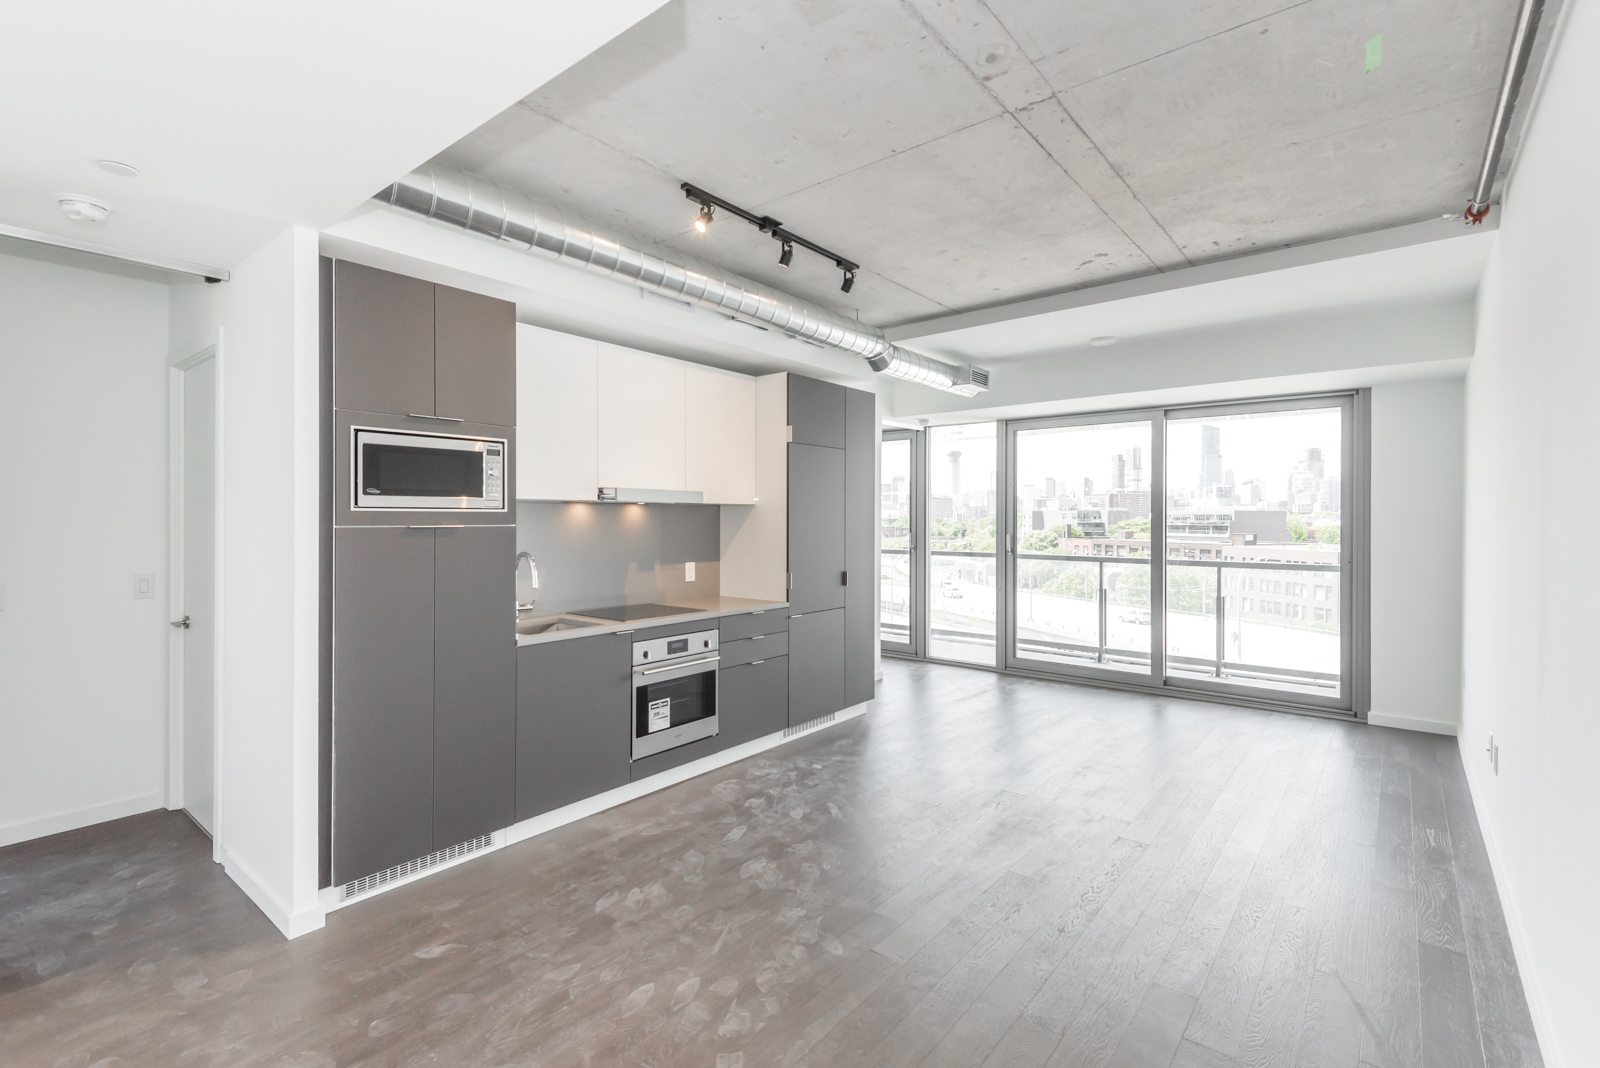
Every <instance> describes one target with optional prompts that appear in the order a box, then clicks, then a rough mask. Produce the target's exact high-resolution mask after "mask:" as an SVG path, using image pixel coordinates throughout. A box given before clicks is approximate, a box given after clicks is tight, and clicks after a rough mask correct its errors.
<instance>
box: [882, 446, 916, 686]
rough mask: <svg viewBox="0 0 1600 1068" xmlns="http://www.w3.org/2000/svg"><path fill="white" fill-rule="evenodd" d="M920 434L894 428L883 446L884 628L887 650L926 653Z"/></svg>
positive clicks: (884, 648) (884, 643) (883, 637)
mask: <svg viewBox="0 0 1600 1068" xmlns="http://www.w3.org/2000/svg"><path fill="white" fill-rule="evenodd" d="M917 437H918V435H917V432H916V431H914V430H888V431H885V432H884V434H883V442H882V445H881V446H880V447H879V452H878V456H879V461H878V467H879V480H878V481H879V499H880V501H881V506H880V510H879V514H880V516H881V517H882V518H881V520H880V521H881V523H882V532H881V534H880V540H879V548H878V629H879V641H880V642H881V643H882V645H883V650H884V651H885V652H891V653H900V654H902V655H907V656H917V655H918V654H919V653H920V652H921V643H920V641H919V640H918V639H919V638H920V637H921V634H922V630H921V626H922V612H921V607H922V582H921V575H922V570H923V569H922V560H921V558H920V554H919V553H918V549H919V548H920V545H921V542H920V540H919V539H918V536H917V532H918V530H919V529H920V523H919V517H920V515H921V511H922V510H921V508H920V507H918V497H919V494H918V493H917V492H916V488H917V486H918V485H919V479H918V477H917V473H918V471H919V469H920V467H921V465H920V464H919V463H918V462H917V461H918V457H917Z"/></svg>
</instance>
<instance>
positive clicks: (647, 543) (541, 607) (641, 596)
mask: <svg viewBox="0 0 1600 1068" xmlns="http://www.w3.org/2000/svg"><path fill="white" fill-rule="evenodd" d="M517 549H518V550H519V551H523V550H526V551H527V552H529V553H532V554H533V558H534V560H535V561H536V562H537V563H538V565H539V602H538V608H537V609H536V611H538V612H539V613H540V614H544V613H547V612H573V611H577V610H579V609H582V608H603V607H605V606H607V605H614V604H642V603H646V602H651V601H655V602H661V603H665V604H672V603H673V602H674V599H682V598H686V597H716V596H718V595H719V594H720V593H721V580H720V571H721V565H720V559H721V509H720V508H718V507H717V506H716V505H713V504H581V503H574V504H566V503H560V502H554V501H518V502H517ZM691 560H692V561H694V564H695V581H693V582H685V581H684V578H683V576H684V567H683V565H684V564H685V563H687V562H689V561H691Z"/></svg>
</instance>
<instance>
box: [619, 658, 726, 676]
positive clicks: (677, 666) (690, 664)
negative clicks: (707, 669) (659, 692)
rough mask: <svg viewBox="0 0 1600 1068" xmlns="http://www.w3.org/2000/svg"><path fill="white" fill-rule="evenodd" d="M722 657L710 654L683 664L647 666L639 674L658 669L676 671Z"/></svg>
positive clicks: (652, 672) (652, 673)
mask: <svg viewBox="0 0 1600 1068" xmlns="http://www.w3.org/2000/svg"><path fill="white" fill-rule="evenodd" d="M721 659H722V657H720V656H708V657H706V658H705V659H703V660H685V661H684V662H683V663H681V664H662V665H661V666H660V667H653V668H645V669H644V670H643V671H641V672H639V674H641V675H654V674H656V672H658V671H676V670H677V669H678V668H686V667H694V666H695V665H697V664H712V663H715V662H716V661H718V660H721Z"/></svg>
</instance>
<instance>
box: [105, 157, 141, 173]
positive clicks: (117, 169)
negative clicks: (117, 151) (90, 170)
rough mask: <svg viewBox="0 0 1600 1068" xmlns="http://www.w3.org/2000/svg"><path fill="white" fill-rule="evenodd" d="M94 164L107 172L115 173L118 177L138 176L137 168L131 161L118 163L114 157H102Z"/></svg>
mask: <svg viewBox="0 0 1600 1068" xmlns="http://www.w3.org/2000/svg"><path fill="white" fill-rule="evenodd" d="M95 166H96V167H99V168H100V169H101V170H103V171H105V172H106V173H107V174H114V175H116V176H117V177H118V178H137V177H139V168H138V167H135V166H134V165H133V164H131V163H118V162H117V161H116V160H114V159H103V160H100V161H98V162H97V163H95Z"/></svg>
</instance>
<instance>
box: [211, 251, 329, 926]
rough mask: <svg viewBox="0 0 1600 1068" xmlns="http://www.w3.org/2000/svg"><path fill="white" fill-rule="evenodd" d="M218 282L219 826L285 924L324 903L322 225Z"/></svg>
mask: <svg viewBox="0 0 1600 1068" xmlns="http://www.w3.org/2000/svg"><path fill="white" fill-rule="evenodd" d="M226 286H227V289H226V292H225V293H223V294H221V296H220V299H221V301H222V305H221V320H222V345H221V354H222V355H221V360H222V362H221V395H222V403H221V416H220V420H219V421H220V424H221V427H222V447H221V463H220V468H221V472H222V475H221V483H222V530H221V534H220V537H219V550H218V561H219V563H218V569H219V583H218V584H219V587H220V589H221V600H222V611H221V641H220V643H219V648H220V651H219V654H218V660H219V674H220V679H221V686H220V690H221V704H220V711H219V723H218V734H219V736H220V740H221V741H220V749H221V761H220V764H219V768H218V791H217V798H218V812H217V822H218V837H219V842H220V845H221V847H222V848H221V854H222V862H223V865H224V867H225V868H226V870H227V872H228V874H229V876H231V877H232V878H233V879H234V881H236V882H238V883H239V884H240V885H241V886H242V887H243V888H244V889H245V891H246V892H247V893H248V894H249V895H250V896H251V898H252V899H253V900H254V901H255V902H256V904H257V905H259V906H260V907H261V909H262V911H263V912H265V913H266V914H267V916H268V918H270V919H271V920H272V921H273V923H275V924H276V925H277V926H278V928H279V929H280V930H282V931H283V932H284V934H286V935H288V936H289V937H291V938H292V937H295V936H296V935H299V934H302V933H304V932H305V931H308V930H314V929H316V928H317V927H320V926H322V921H323V915H322V911H321V907H320V906H319V905H318V903H317V840H318V839H317V833H318V832H317V653H318V647H317V612H318V601H317V597H318V590H317V574H318V570H317V549H318V533H317V531H318V516H317V500H318V489H317V485H318V450H319V442H318V414H317V413H318V356H317V353H318V335H317V322H318V315H317V301H318V287H317V236H316V233H315V232H314V231H311V230H308V229H305V228H303V227H293V228H290V229H289V230H287V231H285V232H284V233H283V234H281V235H279V236H278V237H277V238H275V239H274V240H273V241H271V242H270V243H268V244H267V245H265V246H263V247H262V248H261V249H259V250H257V251H256V252H255V253H253V254H252V255H250V256H249V257H247V258H246V259H245V260H244V261H243V262H241V263H239V264H238V265H237V266H235V267H234V268H233V272H232V279H231V280H230V281H229V282H228V283H227V284H226Z"/></svg>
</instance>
